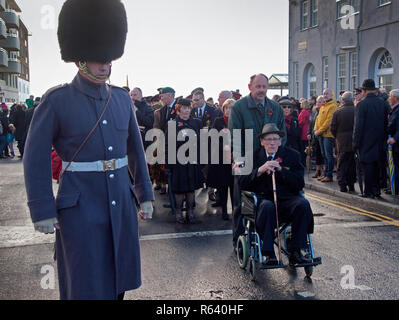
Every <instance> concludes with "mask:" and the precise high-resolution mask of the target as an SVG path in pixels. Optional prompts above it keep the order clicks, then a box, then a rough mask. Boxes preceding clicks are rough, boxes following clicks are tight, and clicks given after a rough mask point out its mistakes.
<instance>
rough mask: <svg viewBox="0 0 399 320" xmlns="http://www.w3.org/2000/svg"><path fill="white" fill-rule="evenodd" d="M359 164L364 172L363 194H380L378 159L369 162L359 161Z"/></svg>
mask: <svg viewBox="0 0 399 320" xmlns="http://www.w3.org/2000/svg"><path fill="white" fill-rule="evenodd" d="M361 165H362V168H363V172H364V194H365V195H368V196H370V195H377V194H380V186H379V176H380V164H379V163H378V161H374V162H370V163H365V162H361Z"/></svg>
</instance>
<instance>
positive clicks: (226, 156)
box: [207, 99, 235, 220]
mask: <svg viewBox="0 0 399 320" xmlns="http://www.w3.org/2000/svg"><path fill="white" fill-rule="evenodd" d="M234 103H235V100H234V99H227V100H226V101H225V102H224V103H223V106H222V111H223V117H219V118H216V119H215V121H214V123H213V126H212V129H216V130H217V131H218V132H219V133H220V132H221V131H223V130H227V132H226V133H228V125H229V116H230V110H231V108H232V107H233V106H234ZM226 136H227V137H228V136H229V135H226ZM210 147H211V148H210V152H209V155H210V156H209V163H210V164H209V167H208V177H207V186H208V187H211V188H216V189H217V190H218V193H219V195H220V203H221V205H222V219H223V220H229V216H228V214H227V199H228V191H229V188H230V200H231V201H233V185H234V180H233V175H232V171H231V150H230V143H229V141H227V140H226V141H225V142H224V141H223V138H222V137H220V138H219V145H218V148H219V149H218V150H217V151H216V150H215V152H219V161H218V163H216V164H212V158H211V156H212V155H213V154H214V152H213V151H214V150H212V145H211V146H210ZM228 162H230V164H228ZM223 163H225V164H223ZM232 205H233V203H232Z"/></svg>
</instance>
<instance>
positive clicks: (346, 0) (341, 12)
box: [336, 0, 360, 19]
mask: <svg viewBox="0 0 399 320" xmlns="http://www.w3.org/2000/svg"><path fill="white" fill-rule="evenodd" d="M336 1H337V19H340V18H342V17H345V16H347V15H348V14H353V13H356V12H359V10H360V0H336ZM345 6H351V7H352V9H350V10H348V9H347V8H345Z"/></svg>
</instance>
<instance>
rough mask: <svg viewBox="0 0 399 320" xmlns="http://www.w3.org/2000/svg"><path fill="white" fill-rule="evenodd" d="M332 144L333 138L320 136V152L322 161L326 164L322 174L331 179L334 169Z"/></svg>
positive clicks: (333, 142)
mask: <svg viewBox="0 0 399 320" xmlns="http://www.w3.org/2000/svg"><path fill="white" fill-rule="evenodd" d="M334 144H335V141H334V138H325V137H321V138H320V149H321V154H322V155H323V158H324V163H325V165H326V171H325V172H324V176H325V177H327V178H331V179H332V177H333V170H334Z"/></svg>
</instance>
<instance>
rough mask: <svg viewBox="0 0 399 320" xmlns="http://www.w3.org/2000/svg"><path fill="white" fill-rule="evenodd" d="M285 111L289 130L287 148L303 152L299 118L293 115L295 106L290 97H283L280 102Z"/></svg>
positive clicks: (286, 125) (286, 126) (286, 124)
mask: <svg viewBox="0 0 399 320" xmlns="http://www.w3.org/2000/svg"><path fill="white" fill-rule="evenodd" d="M278 103H279V104H280V105H281V107H282V108H283V111H284V120H285V128H286V130H287V143H286V147H290V148H292V149H295V150H296V151H298V152H299V153H300V152H301V133H302V130H301V127H300V126H299V121H298V118H297V117H296V116H295V115H294V114H293V112H292V111H293V105H292V102H291V100H290V98H289V97H282V98H280V99H279V100H278Z"/></svg>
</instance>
